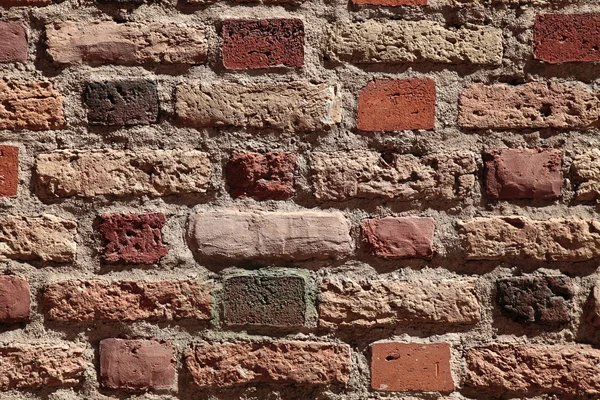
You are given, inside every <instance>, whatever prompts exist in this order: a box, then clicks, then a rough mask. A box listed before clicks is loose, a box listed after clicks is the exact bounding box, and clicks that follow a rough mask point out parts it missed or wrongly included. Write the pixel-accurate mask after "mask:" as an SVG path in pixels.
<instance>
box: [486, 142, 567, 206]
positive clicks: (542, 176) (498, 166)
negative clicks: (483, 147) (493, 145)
mask: <svg viewBox="0 0 600 400" xmlns="http://www.w3.org/2000/svg"><path fill="white" fill-rule="evenodd" d="M483 159H484V161H485V189H486V193H487V195H488V197H490V198H492V199H555V198H557V197H559V196H560V191H561V189H562V169H561V163H562V153H561V152H560V151H559V150H555V149H539V148H538V149H494V150H488V151H486V152H485V153H484V155H483Z"/></svg>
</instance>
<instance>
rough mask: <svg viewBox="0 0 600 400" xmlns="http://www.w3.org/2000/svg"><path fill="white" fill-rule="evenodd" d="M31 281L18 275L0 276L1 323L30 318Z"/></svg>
mask: <svg viewBox="0 0 600 400" xmlns="http://www.w3.org/2000/svg"><path fill="white" fill-rule="evenodd" d="M30 306H31V294H30V291H29V283H27V281H26V280H24V279H21V278H17V277H16V276H8V275H5V276H0V323H3V324H4V323H14V322H23V321H28V320H29V308H30Z"/></svg>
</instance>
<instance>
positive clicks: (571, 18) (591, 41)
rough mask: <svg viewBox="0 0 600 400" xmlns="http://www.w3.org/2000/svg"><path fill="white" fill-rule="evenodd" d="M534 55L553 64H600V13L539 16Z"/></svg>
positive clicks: (534, 31) (536, 21)
mask: <svg viewBox="0 0 600 400" xmlns="http://www.w3.org/2000/svg"><path fill="white" fill-rule="evenodd" d="M533 45H534V55H535V58H537V59H538V60H542V61H545V62H547V63H550V64H560V63H567V62H598V61H600V14H599V13H586V14H558V13H554V14H538V15H537V16H536V18H535V24H534V28H533Z"/></svg>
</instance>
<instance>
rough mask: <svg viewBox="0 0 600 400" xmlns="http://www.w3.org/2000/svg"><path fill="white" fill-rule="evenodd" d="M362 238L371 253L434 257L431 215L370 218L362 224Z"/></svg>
mask: <svg viewBox="0 0 600 400" xmlns="http://www.w3.org/2000/svg"><path fill="white" fill-rule="evenodd" d="M361 228H362V233H363V238H364V240H365V241H366V246H367V249H368V250H369V251H370V252H371V254H373V255H375V256H378V257H386V258H415V257H417V258H425V259H430V258H431V257H433V232H434V230H435V222H434V221H433V219H432V218H413V217H400V218H396V217H385V218H376V219H367V220H365V221H363V222H362V224H361Z"/></svg>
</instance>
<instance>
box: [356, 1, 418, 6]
mask: <svg viewBox="0 0 600 400" xmlns="http://www.w3.org/2000/svg"><path fill="white" fill-rule="evenodd" d="M352 3H354V4H357V5H373V6H388V7H396V6H426V5H427V0H352Z"/></svg>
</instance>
